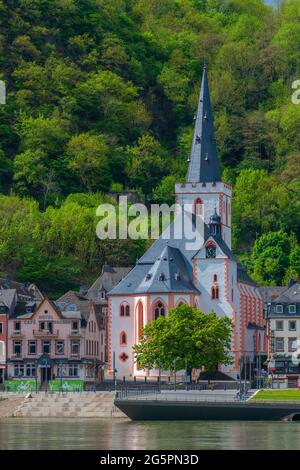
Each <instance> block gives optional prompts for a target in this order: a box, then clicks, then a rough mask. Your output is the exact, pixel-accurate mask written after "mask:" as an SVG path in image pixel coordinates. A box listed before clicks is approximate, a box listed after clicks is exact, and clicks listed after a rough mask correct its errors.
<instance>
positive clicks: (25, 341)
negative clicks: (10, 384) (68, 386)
mask: <svg viewBox="0 0 300 470" xmlns="http://www.w3.org/2000/svg"><path fill="white" fill-rule="evenodd" d="M59 307H61V309H60V308H59ZM89 307H90V308H87V309H86V310H85V311H84V312H82V311H79V310H78V309H77V306H76V305H75V304H73V305H70V304H67V305H65V308H64V306H63V305H59V303H58V304H57V305H56V304H55V303H54V302H52V301H50V300H49V299H44V300H43V301H42V302H39V303H38V302H36V303H35V304H32V305H31V306H30V307H27V308H26V312H23V313H19V312H18V314H17V315H16V314H14V315H13V316H12V317H11V318H10V319H9V321H8V351H7V364H8V373H7V375H8V379H16V378H36V379H37V380H38V381H39V382H41V383H44V382H48V381H50V380H54V379H55V378H56V379H58V378H64V379H66V378H78V379H82V380H84V381H85V382H87V383H89V382H94V381H96V380H99V376H100V374H101V367H99V365H100V325H99V320H98V317H97V315H96V312H95V309H94V306H93V305H92V304H90V305H89Z"/></svg>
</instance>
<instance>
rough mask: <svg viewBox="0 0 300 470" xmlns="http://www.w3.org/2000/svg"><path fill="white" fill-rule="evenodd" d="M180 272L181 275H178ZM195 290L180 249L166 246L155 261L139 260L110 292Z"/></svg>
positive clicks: (188, 267) (188, 268)
mask: <svg viewBox="0 0 300 470" xmlns="http://www.w3.org/2000/svg"><path fill="white" fill-rule="evenodd" d="M178 274H179V276H178ZM128 292H134V293H147V292H153V293H164V292H181V293H184V292H195V293H198V294H199V291H198V290H197V289H196V288H195V286H194V285H193V278H192V277H191V269H190V266H189V265H188V262H187V260H186V259H185V258H184V256H183V255H182V253H181V252H180V250H178V249H177V248H173V247H171V246H168V245H166V246H164V247H163V249H162V251H161V253H160V255H159V256H158V257H157V258H156V259H155V260H154V261H153V263H143V262H138V264H137V265H136V266H135V267H134V268H133V269H132V271H130V273H129V274H128V275H127V276H126V277H125V279H123V281H122V282H120V283H119V284H118V285H117V286H116V287H115V288H114V289H113V290H112V291H111V292H110V294H125V293H128Z"/></svg>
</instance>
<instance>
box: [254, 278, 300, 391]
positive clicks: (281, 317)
mask: <svg viewBox="0 0 300 470" xmlns="http://www.w3.org/2000/svg"><path fill="white" fill-rule="evenodd" d="M260 291H261V293H262V295H263V297H264V312H265V313H264V314H265V320H266V338H267V352H268V361H269V363H268V365H269V370H270V371H271V372H272V373H273V375H274V376H281V377H286V378H288V379H290V381H291V382H292V381H293V380H294V381H295V382H297V381H298V377H300V356H299V359H298V354H299V355H300V281H298V282H295V283H291V284H290V285H289V286H288V287H267V288H261V289H260Z"/></svg>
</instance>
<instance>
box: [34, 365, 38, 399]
mask: <svg viewBox="0 0 300 470" xmlns="http://www.w3.org/2000/svg"><path fill="white" fill-rule="evenodd" d="M37 374H38V361H37V359H36V360H35V393H37V392H38V376H37Z"/></svg>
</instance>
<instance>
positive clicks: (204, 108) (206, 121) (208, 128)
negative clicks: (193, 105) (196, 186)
mask: <svg viewBox="0 0 300 470" xmlns="http://www.w3.org/2000/svg"><path fill="white" fill-rule="evenodd" d="M186 181H187V183H199V182H206V183H207V182H217V181H221V172H220V166H219V162H218V156H217V145H216V139H215V130H214V118H213V112H212V109H211V103H210V95H209V86H208V79H207V72H206V67H205V66H204V70H203V77H202V84H201V91H200V97H199V103H198V110H197V116H196V122H195V131H194V138H193V143H192V148H191V154H190V158H189V168H188V172H187V178H186Z"/></svg>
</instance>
